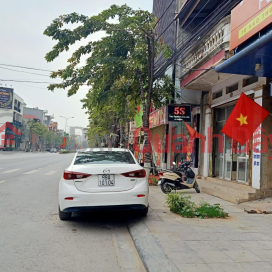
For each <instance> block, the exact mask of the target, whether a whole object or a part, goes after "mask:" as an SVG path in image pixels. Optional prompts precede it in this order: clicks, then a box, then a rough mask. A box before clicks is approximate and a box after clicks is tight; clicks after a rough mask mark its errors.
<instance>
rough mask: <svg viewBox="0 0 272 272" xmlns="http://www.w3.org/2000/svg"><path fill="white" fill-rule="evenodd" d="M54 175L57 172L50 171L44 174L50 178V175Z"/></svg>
mask: <svg viewBox="0 0 272 272" xmlns="http://www.w3.org/2000/svg"><path fill="white" fill-rule="evenodd" d="M55 173H57V171H50V172H48V173H47V174H45V176H52V175H54V174H55Z"/></svg>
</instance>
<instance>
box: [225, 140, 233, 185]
mask: <svg viewBox="0 0 272 272" xmlns="http://www.w3.org/2000/svg"><path fill="white" fill-rule="evenodd" d="M224 138H225V150H224V153H225V167H224V170H225V171H224V172H225V173H224V178H225V179H227V180H231V173H232V139H231V138H229V137H228V136H226V135H225V137H224Z"/></svg>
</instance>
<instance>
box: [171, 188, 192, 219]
mask: <svg viewBox="0 0 272 272" xmlns="http://www.w3.org/2000/svg"><path fill="white" fill-rule="evenodd" d="M167 197H168V199H167V204H168V205H169V208H170V211H171V212H174V213H179V214H181V215H182V216H184V217H191V216H192V214H193V211H194V209H195V203H193V202H192V201H191V196H182V194H180V193H172V194H169V195H167Z"/></svg>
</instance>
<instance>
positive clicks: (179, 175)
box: [174, 171, 182, 178]
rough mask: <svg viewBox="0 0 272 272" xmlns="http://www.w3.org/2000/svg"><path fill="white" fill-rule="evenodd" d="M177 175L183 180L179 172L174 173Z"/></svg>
mask: <svg viewBox="0 0 272 272" xmlns="http://www.w3.org/2000/svg"><path fill="white" fill-rule="evenodd" d="M174 173H175V174H177V175H178V176H179V177H180V178H182V174H181V173H180V172H178V171H174Z"/></svg>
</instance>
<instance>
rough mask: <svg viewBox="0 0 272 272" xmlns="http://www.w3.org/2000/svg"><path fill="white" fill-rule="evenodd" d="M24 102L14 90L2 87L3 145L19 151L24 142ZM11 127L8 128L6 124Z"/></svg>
mask: <svg viewBox="0 0 272 272" xmlns="http://www.w3.org/2000/svg"><path fill="white" fill-rule="evenodd" d="M23 104H24V100H23V99H22V98H21V97H20V96H19V95H17V94H16V93H14V90H13V89H12V88H4V87H0V137H1V143H0V144H1V145H4V146H7V147H9V148H12V149H19V148H20V144H21V142H22V140H23V135H22V133H21V132H20V130H21V129H22V119H23ZM7 123H9V124H10V125H9V126H7V125H6V124H7Z"/></svg>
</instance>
